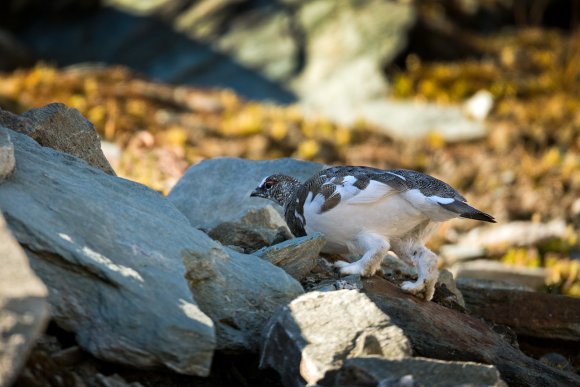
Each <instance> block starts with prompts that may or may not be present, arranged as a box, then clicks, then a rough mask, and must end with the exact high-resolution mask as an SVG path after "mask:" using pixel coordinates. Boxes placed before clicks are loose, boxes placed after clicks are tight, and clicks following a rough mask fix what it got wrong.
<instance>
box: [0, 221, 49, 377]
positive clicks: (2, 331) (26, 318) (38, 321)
mask: <svg viewBox="0 0 580 387" xmlns="http://www.w3.org/2000/svg"><path fill="white" fill-rule="evenodd" d="M0 260H1V262H2V270H0V386H10V385H12V383H13V382H14V380H15V378H16V376H17V375H18V372H19V371H20V369H21V368H22V367H23V366H24V363H25V362H26V359H27V358H28V354H29V352H30V350H31V349H32V347H33V346H34V343H35V342H36V340H37V339H38V338H39V337H40V335H41V334H42V332H43V331H44V327H45V325H46V323H47V322H48V318H49V312H48V302H47V300H46V298H47V295H48V292H47V289H46V287H45V286H44V284H43V283H42V282H41V281H40V280H39V279H38V277H37V276H36V275H35V274H34V272H33V271H32V269H31V268H30V266H29V263H28V258H26V255H25V254H24V252H23V251H22V249H21V247H20V246H19V245H18V243H17V242H16V241H15V240H14V238H13V237H12V235H11V234H10V231H8V228H7V227H6V223H5V222H4V218H3V217H2V214H1V213H0Z"/></svg>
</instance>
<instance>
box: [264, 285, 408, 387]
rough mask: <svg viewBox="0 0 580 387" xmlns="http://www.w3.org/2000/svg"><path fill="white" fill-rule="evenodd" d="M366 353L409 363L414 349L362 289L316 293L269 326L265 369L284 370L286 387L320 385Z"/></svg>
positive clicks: (280, 314)
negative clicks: (355, 358)
mask: <svg viewBox="0 0 580 387" xmlns="http://www.w3.org/2000/svg"><path fill="white" fill-rule="evenodd" d="M365 355H379V356H381V357H383V358H385V359H391V360H394V359H403V358H407V357H410V356H411V345H410V342H409V339H407V337H406V336H405V334H404V333H403V330H402V329H401V328H400V327H399V326H397V325H395V324H393V322H392V321H391V319H390V318H389V316H388V315H385V314H384V313H382V312H381V311H380V310H379V309H378V308H377V307H376V306H375V304H374V303H373V302H371V301H370V300H369V298H368V297H367V296H366V295H364V294H362V293H360V292H358V291H356V290H337V291H334V292H324V293H321V292H310V293H307V294H305V295H303V296H301V297H299V298H297V299H296V300H294V301H292V302H291V303H290V304H289V305H287V306H285V307H284V308H283V309H282V310H280V311H279V312H278V313H277V314H276V315H275V316H274V317H273V318H272V320H271V321H270V322H269V323H268V326H267V327H266V330H265V331H264V346H263V348H262V350H261V356H260V366H261V367H271V368H273V369H275V370H276V371H278V373H279V374H280V375H281V377H282V381H283V383H284V385H286V386H298V385H304V384H308V385H314V384H317V383H318V382H320V381H321V380H322V379H323V378H325V375H326V376H327V378H329V379H330V384H332V375H333V373H332V371H335V370H338V369H339V368H340V367H341V366H342V364H343V362H344V361H345V360H346V359H347V358H351V357H356V356H365ZM329 371H330V372H331V373H330V374H328V373H329ZM327 382H328V380H327Z"/></svg>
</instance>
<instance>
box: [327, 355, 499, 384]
mask: <svg viewBox="0 0 580 387" xmlns="http://www.w3.org/2000/svg"><path fill="white" fill-rule="evenodd" d="M405 381H407V383H409V382H411V385H418V386H437V387H443V386H468V385H469V386H498V387H499V386H501V387H507V384H505V382H504V381H503V380H501V378H500V375H499V372H498V370H497V368H495V367H494V366H490V365H485V364H478V363H471V362H459V361H442V360H435V359H426V358H419V357H416V358H411V359H400V360H387V359H383V358H381V357H378V356H367V357H355V358H352V359H347V360H346V361H345V362H344V365H343V367H342V368H341V369H340V370H339V371H338V374H337V376H336V381H335V383H334V384H333V385H335V386H361V385H365V386H366V385H368V386H378V385H380V386H401V385H407V384H405ZM321 384H322V385H328V384H325V383H321Z"/></svg>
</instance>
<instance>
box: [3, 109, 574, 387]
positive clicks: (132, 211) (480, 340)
mask: <svg viewBox="0 0 580 387" xmlns="http://www.w3.org/2000/svg"><path fill="white" fill-rule="evenodd" d="M0 113H1V115H0V123H1V125H2V126H3V128H2V129H1V132H0V134H1V136H0V140H1V142H0V156H1V157H0V160H2V161H3V162H2V171H1V172H2V173H1V174H0V176H2V181H1V182H0V207H1V208H2V212H3V216H4V219H5V223H6V225H3V228H2V234H1V235H2V238H4V239H5V240H6V243H3V244H2V246H3V249H5V250H6V251H5V252H3V256H6V257H8V259H9V262H10V263H9V264H8V267H10V268H11V271H8V272H6V271H2V274H3V276H4V277H5V278H3V280H2V281H1V282H0V283H1V284H2V286H1V287H0V302H1V303H2V313H1V314H0V327H2V329H3V332H5V333H3V335H2V337H3V340H5V342H4V343H3V345H2V348H5V349H4V350H3V351H2V352H0V364H3V366H2V367H1V368H0V370H1V373H0V377H1V379H0V380H2V382H3V383H4V384H7V385H10V384H12V383H15V385H17V386H28V385H33V386H34V385H43V386H44V385H55V386H69V385H75V386H76V385H79V386H126V385H133V386H139V385H143V386H158V385H176V386H179V385H192V384H194V385H208V386H209V385H212V386H215V385H223V386H226V385H228V386H229V385H246V386H260V385H264V386H265V385H269V386H272V385H286V386H291V385H302V384H318V385H369V386H371V385H377V384H379V383H380V384H381V385H401V384H405V385H409V384H410V385H425V384H429V385H432V384H435V385H458V384H465V383H474V384H477V385H498V386H501V385H505V384H506V383H507V384H509V385H532V384H542V385H543V384H556V385H575V384H578V383H580V376H579V375H578V371H579V369H580V353H578V343H579V342H580V332H578V326H577V325H578V324H577V321H578V319H580V302H579V301H578V300H577V299H575V298H572V297H566V296H560V295H553V294H547V293H542V292H537V291H534V289H532V286H535V287H541V286H542V285H543V284H544V282H543V281H544V278H543V277H540V280H539V281H538V280H537V278H538V275H537V273H535V274H534V273H532V274H530V273H527V272H521V271H517V270H515V271H514V270H505V269H506V267H505V266H502V268H503V269H504V272H503V273H504V275H505V277H501V278H503V279H507V280H508V282H503V281H497V278H498V275H497V274H494V277H495V281H485V280H478V279H470V278H469V277H470V276H469V273H468V269H469V267H468V266H460V267H459V269H461V270H458V269H457V267H455V270H456V272H457V275H458V276H459V280H458V281H457V283H456V281H455V280H454V279H453V276H452V275H451V273H450V272H449V271H447V270H442V271H441V275H440V277H439V282H438V284H437V287H436V293H435V297H434V301H433V302H424V301H422V300H420V299H417V298H416V297H414V296H411V295H408V294H406V293H404V292H402V291H401V290H400V288H399V284H400V283H401V282H402V281H404V280H406V279H409V278H413V277H414V276H416V273H415V272H414V271H413V269H412V268H409V267H407V266H405V265H403V264H402V263H401V262H400V261H398V260H397V259H396V258H395V257H391V256H388V257H385V261H384V262H383V273H381V274H380V275H375V276H374V277H372V278H368V279H363V278H360V277H358V276H349V277H344V278H340V277H339V276H338V275H337V274H336V272H335V271H334V270H333V269H332V267H331V265H330V263H329V261H327V259H326V258H324V257H321V256H320V249H321V247H322V245H323V243H324V236H323V235H312V236H309V237H303V238H291V234H290V232H289V230H288V228H287V226H286V225H285V223H284V221H283V220H282V218H281V216H280V214H279V213H278V212H277V210H276V209H275V208H273V207H272V206H271V205H270V204H269V203H268V202H265V201H263V200H259V199H256V198H250V197H249V193H250V192H251V190H252V189H253V188H254V186H255V185H256V176H263V175H267V174H270V173H273V172H275V171H280V170H283V171H285V172H286V173H288V174H291V175H293V176H296V177H297V178H300V179H304V178H305V177H306V176H309V175H311V174H312V173H314V172H316V171H318V170H320V169H321V168H322V167H323V164H320V163H316V162H309V161H299V160H296V159H292V158H282V159H277V160H271V161H253V160H248V159H240V158H217V159H210V160H206V161H202V162H200V163H198V164H196V165H194V166H192V167H191V168H189V169H188V171H187V173H185V174H184V175H183V176H182V177H181V178H180V179H179V182H178V183H177V184H176V185H175V186H174V187H173V188H172V190H171V191H170V192H169V195H168V196H167V197H165V196H163V195H162V194H160V193H159V192H156V191H154V190H151V189H149V188H147V187H145V186H143V185H141V184H139V183H135V182H132V181H130V180H126V179H123V178H120V177H117V176H116V175H115V172H114V170H113V169H112V168H111V166H110V165H109V163H108V160H107V159H106V158H105V157H104V154H103V153H102V152H101V150H100V149H99V139H98V137H97V136H96V132H95V129H94V126H93V125H92V124H91V123H90V121H88V120H86V119H84V118H83V116H82V115H81V114H79V112H78V111H77V110H75V109H71V108H68V107H66V106H65V105H62V104H51V105H48V106H46V107H42V108H37V109H33V110H31V111H28V112H26V113H24V114H22V115H16V114H13V113H10V112H8V111H5V110H3V111H1V112H0ZM366 130H369V129H366ZM361 141H362V140H361ZM233 187H235V189H233ZM232 203H235V205H231V204H232ZM534 226H537V224H534V223H525V222H523V223H515V224H513V223H506V224H504V225H499V226H497V227H513V228H515V231H511V234H514V233H516V235H519V234H517V232H522V231H521V230H522V229H523V230H524V231H523V232H524V234H525V235H526V236H527V239H526V238H521V235H520V237H519V239H518V240H521V241H522V244H523V245H526V246H527V247H526V248H534V247H533V246H536V245H537V244H538V243H540V241H543V242H545V241H546V240H553V239H554V236H555V235H556V234H558V233H559V232H564V233H565V232H566V230H567V227H566V226H565V224H564V225H559V224H554V225H552V226H550V227H543V226H540V227H539V229H540V230H536V231H534V228H533V227H534ZM537 228H538V227H537ZM458 230H460V229H458ZM448 232H450V231H448ZM493 232H494V229H493V228H490V229H474V231H473V232H472V233H468V234H466V235H464V236H461V237H458V240H461V239H462V238H463V239H464V243H458V244H455V245H448V246H446V248H447V249H451V250H453V249H455V259H456V260H461V259H462V258H461V257H460V258H458V255H461V254H458V253H457V251H458V250H461V248H462V247H463V248H464V249H465V248H472V250H471V251H470V252H469V254H467V256H469V257H472V256H473V249H474V248H476V247H479V248H480V249H481V251H479V252H478V253H477V254H475V256H478V254H479V255H481V254H483V255H484V256H485V255H486V254H487V253H486V252H487V251H502V250H501V249H504V250H505V244H506V243H508V244H510V243H512V240H511V239H509V238H508V240H507V241H502V240H501V239H499V238H498V237H497V236H494V235H493ZM490 233H491V235H490ZM511 234H510V232H506V231H505V230H504V232H501V233H500V235H511ZM470 238H471V239H470ZM15 240H16V241H17V242H18V243H16V241H15ZM473 241H476V242H473ZM490 241H491V242H490ZM477 243H479V245H477ZM502 246H504V247H502ZM494 249H495V250H494ZM24 253H25V254H24ZM464 255H465V254H464ZM447 256H448V257H453V254H449V253H448V255H447ZM463 258H464V257H463ZM468 263H469V264H473V263H478V261H470V262H468ZM30 268H32V270H30ZM452 269H453V268H452ZM476 270H478V272H479V274H481V273H482V272H485V270H488V272H491V269H489V268H488V269H485V270H484V269H476ZM494 270H496V271H497V270H499V269H498V268H495V269H494ZM462 272H463V274H462ZM534 275H535V276H534ZM38 279H40V281H39V280H38ZM518 279H519V280H520V281H521V283H522V284H520V285H514V282H517V280H518ZM534 279H535V280H536V282H535V283H534V282H533V280H534ZM47 290H48V292H47ZM49 321H50V324H49V325H48V329H46V330H45V327H46V326H47V324H48V323H49ZM30 351H32V352H30ZM29 353H30V355H29Z"/></svg>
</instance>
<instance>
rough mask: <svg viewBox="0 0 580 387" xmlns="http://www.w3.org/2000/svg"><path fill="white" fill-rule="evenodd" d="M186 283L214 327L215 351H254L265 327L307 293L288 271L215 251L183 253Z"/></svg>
mask: <svg viewBox="0 0 580 387" xmlns="http://www.w3.org/2000/svg"><path fill="white" fill-rule="evenodd" d="M182 257H183V263H184V264H185V268H186V273H185V278H186V279H187V282H188V284H189V287H190V289H191V291H192V293H193V294H194V295H195V298H196V300H197V302H198V303H199V305H200V307H201V308H202V310H203V311H204V312H205V313H207V314H208V315H209V316H210V317H211V318H212V320H213V321H214V322H215V327H216V336H217V349H220V350H224V351H227V352H231V353H235V352H240V351H242V352H243V351H248V350H249V351H256V352H257V350H258V348H259V345H260V342H261V341H260V333H261V331H262V329H263V328H264V325H265V324H266V323H267V322H268V320H269V319H270V318H271V317H272V315H273V314H274V311H275V310H276V309H278V308H279V307H281V306H284V305H286V304H288V303H289V302H290V301H292V300H293V299H294V298H296V297H298V296H299V295H301V294H302V293H303V292H304V291H303V289H302V286H301V285H300V283H298V281H296V280H295V279H294V278H292V277H291V276H289V275H288V274H286V272H284V270H282V269H280V268H278V267H276V266H274V265H272V264H271V263H270V262H267V261H265V260H263V259H260V258H258V257H256V256H253V255H246V254H240V253H238V252H235V251H233V250H229V249H224V248H220V247H214V248H212V249H210V250H208V251H204V252H202V253H201V254H200V252H199V251H191V250H187V249H186V250H184V251H183V255H182Z"/></svg>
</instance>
